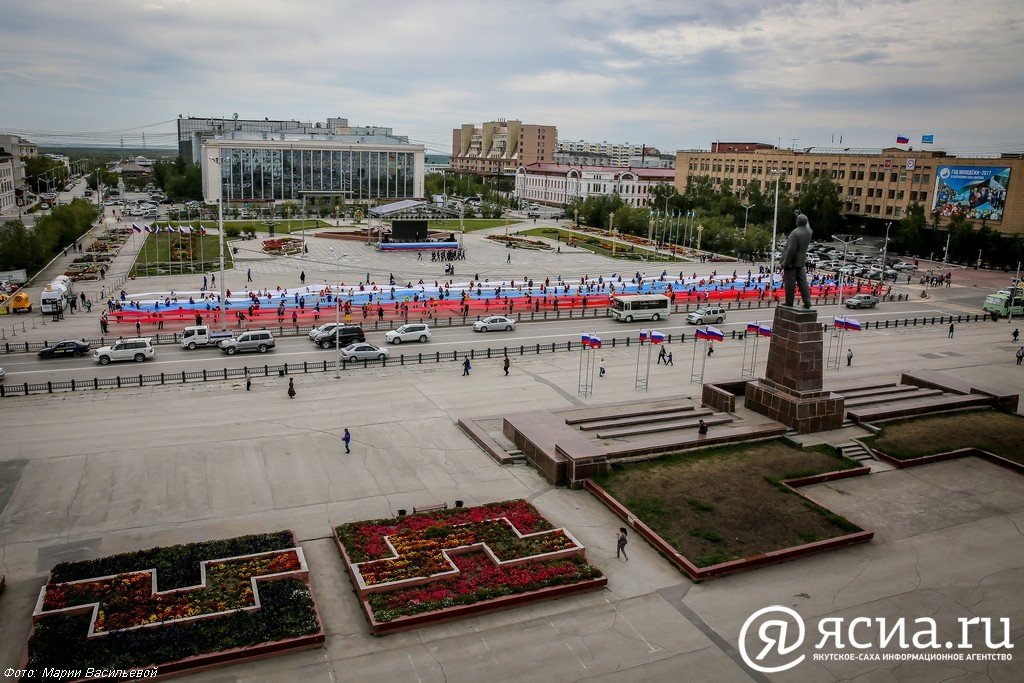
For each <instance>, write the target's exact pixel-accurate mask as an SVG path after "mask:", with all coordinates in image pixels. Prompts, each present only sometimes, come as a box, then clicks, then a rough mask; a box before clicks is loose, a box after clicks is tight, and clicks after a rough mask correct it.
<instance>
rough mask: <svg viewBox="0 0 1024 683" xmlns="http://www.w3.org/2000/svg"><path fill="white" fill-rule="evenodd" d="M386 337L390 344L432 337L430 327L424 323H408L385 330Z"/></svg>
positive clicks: (424, 339) (423, 340)
mask: <svg viewBox="0 0 1024 683" xmlns="http://www.w3.org/2000/svg"><path fill="white" fill-rule="evenodd" d="M384 339H386V340H387V342H388V343H389V344H401V343H402V342H408V341H418V342H425V341H427V340H428V339H430V328H429V327H428V326H427V325H425V324H424V323H406V324H405V325H402V326H401V327H399V328H398V329H397V330H389V331H388V332H385V333H384Z"/></svg>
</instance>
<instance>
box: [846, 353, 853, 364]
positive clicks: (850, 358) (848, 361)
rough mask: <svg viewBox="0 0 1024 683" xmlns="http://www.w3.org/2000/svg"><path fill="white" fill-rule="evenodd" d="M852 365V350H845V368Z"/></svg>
mask: <svg viewBox="0 0 1024 683" xmlns="http://www.w3.org/2000/svg"><path fill="white" fill-rule="evenodd" d="M851 365H853V349H846V367H850V366H851Z"/></svg>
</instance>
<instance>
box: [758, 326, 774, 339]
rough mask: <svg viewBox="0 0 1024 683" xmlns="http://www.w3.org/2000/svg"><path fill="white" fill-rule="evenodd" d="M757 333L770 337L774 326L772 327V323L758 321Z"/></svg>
mask: <svg viewBox="0 0 1024 683" xmlns="http://www.w3.org/2000/svg"><path fill="white" fill-rule="evenodd" d="M757 333H758V334H759V335H761V336H762V337H770V336H772V328H771V326H770V325H765V324H764V323H758V324H757Z"/></svg>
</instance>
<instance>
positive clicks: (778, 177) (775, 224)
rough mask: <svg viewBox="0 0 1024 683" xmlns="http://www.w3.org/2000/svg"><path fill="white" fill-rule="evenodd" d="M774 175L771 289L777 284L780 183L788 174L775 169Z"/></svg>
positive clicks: (769, 281) (769, 278) (769, 272)
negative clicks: (776, 243) (776, 252)
mask: <svg viewBox="0 0 1024 683" xmlns="http://www.w3.org/2000/svg"><path fill="white" fill-rule="evenodd" d="M772 175H773V176H775V216H774V218H773V219H772V243H771V246H770V247H769V249H770V250H771V269H770V270H769V271H768V286H769V288H771V287H773V286H774V284H775V241H776V240H777V239H778V232H779V182H780V181H781V180H782V176H784V175H786V172H785V171H783V170H781V169H778V168H775V169H772Z"/></svg>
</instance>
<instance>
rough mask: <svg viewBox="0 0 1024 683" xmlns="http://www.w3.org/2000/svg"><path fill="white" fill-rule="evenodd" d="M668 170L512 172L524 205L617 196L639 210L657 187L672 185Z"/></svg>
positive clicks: (542, 168) (543, 167)
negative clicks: (525, 202) (524, 202)
mask: <svg viewBox="0 0 1024 683" xmlns="http://www.w3.org/2000/svg"><path fill="white" fill-rule="evenodd" d="M675 179H676V172H675V169H671V168H630V167H618V166H569V165H566V164H540V163H538V164H529V165H527V166H520V167H519V168H517V169H516V187H515V195H516V197H518V198H520V199H523V200H526V201H528V202H536V203H537V204H546V205H548V206H562V205H563V204H565V203H567V202H569V201H570V200H571V199H573V198H574V197H580V198H582V199H586V198H587V197H600V196H601V195H606V194H613V193H617V194H618V195H619V196H620V197H622V199H623V201H625V202H626V203H627V204H629V205H630V206H643V205H644V204H646V203H647V200H648V198H649V197H650V195H651V190H652V189H653V188H654V187H655V186H657V185H659V184H662V183H664V184H667V185H672V184H673V183H675Z"/></svg>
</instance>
